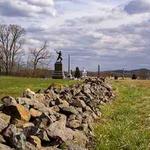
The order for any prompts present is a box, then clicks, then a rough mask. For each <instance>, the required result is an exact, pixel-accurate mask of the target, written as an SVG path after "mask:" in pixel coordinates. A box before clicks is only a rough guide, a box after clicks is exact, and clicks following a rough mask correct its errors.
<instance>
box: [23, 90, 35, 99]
mask: <svg viewBox="0 0 150 150" xmlns="http://www.w3.org/2000/svg"><path fill="white" fill-rule="evenodd" d="M34 96H35V92H33V91H31V90H30V89H26V90H25V91H24V92H23V97H26V98H30V99H33V98H34Z"/></svg>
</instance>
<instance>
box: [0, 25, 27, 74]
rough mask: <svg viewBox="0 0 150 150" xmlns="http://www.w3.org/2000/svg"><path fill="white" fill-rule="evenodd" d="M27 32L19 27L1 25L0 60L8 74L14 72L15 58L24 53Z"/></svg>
mask: <svg viewBox="0 0 150 150" xmlns="http://www.w3.org/2000/svg"><path fill="white" fill-rule="evenodd" d="M24 33H25V30H24V29H23V28H22V27H20V26H18V25H0V58H1V66H2V67H3V68H1V69H3V70H4V71H5V72H6V74H9V73H10V72H12V70H13V67H14V64H15V58H16V56H17V55H19V53H20V52H21V51H22V45H23V42H24V39H23V35H24Z"/></svg>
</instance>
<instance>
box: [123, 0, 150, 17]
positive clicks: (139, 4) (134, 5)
mask: <svg viewBox="0 0 150 150" xmlns="http://www.w3.org/2000/svg"><path fill="white" fill-rule="evenodd" d="M125 11H127V12H128V13H129V14H137V13H146V12H148V13H150V0H133V1H131V2H130V3H129V4H128V5H126V7H125Z"/></svg>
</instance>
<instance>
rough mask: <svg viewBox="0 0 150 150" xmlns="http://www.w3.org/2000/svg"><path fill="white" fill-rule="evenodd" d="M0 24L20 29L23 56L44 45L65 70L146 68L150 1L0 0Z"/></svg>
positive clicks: (149, 51)
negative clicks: (59, 58) (60, 56)
mask: <svg viewBox="0 0 150 150" xmlns="http://www.w3.org/2000/svg"><path fill="white" fill-rule="evenodd" d="M0 22H1V23H3V24H18V25H20V26H22V27H23V28H25V30H26V35H25V36H26V37H25V38H26V48H25V50H26V53H28V51H29V50H28V49H30V47H33V46H34V47H38V46H39V45H40V44H42V42H43V41H45V40H46V41H48V43H49V51H50V52H51V54H52V57H51V64H50V68H53V64H54V63H55V59H56V57H57V56H56V54H55V50H62V53H63V58H64V60H63V64H64V68H65V69H67V56H68V54H70V55H71V66H72V69H75V67H76V66H79V67H80V69H83V68H85V69H86V70H89V71H96V70H97V66H98V64H100V66H101V69H102V70H115V69H123V68H124V69H137V68H150V0H0Z"/></svg>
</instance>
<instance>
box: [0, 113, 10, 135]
mask: <svg viewBox="0 0 150 150" xmlns="http://www.w3.org/2000/svg"><path fill="white" fill-rule="evenodd" d="M10 118H11V117H10V116H8V115H6V114H4V113H1V112H0V132H2V131H3V130H4V129H5V128H6V127H7V126H8V125H9V122H10Z"/></svg>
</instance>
